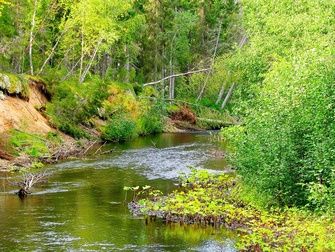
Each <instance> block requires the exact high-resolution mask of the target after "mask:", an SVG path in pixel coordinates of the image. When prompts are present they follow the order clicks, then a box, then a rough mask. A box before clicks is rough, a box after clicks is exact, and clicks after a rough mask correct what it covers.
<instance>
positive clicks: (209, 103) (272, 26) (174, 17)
mask: <svg viewBox="0 0 335 252" xmlns="http://www.w3.org/2000/svg"><path fill="white" fill-rule="evenodd" d="M23 2H24V3H23V4H22V3H21V4H19V3H18V2H15V3H9V2H8V1H0V4H1V6H2V8H1V17H0V20H1V22H0V27H1V30H0V37H1V42H2V43H1V48H0V50H1V51H2V52H3V53H2V55H1V56H0V62H1V64H0V67H1V71H2V72H3V73H4V74H5V75H6V74H8V72H11V74H9V75H8V76H13V74H12V73H14V77H12V78H11V79H14V78H20V79H27V78H26V77H27V75H23V74H24V73H25V74H27V73H29V74H30V77H31V78H37V77H35V75H39V76H41V77H39V78H41V79H43V80H44V81H43V83H45V89H46V90H47V91H48V93H49V94H50V97H51V101H50V102H49V103H47V105H46V106H45V108H43V109H41V111H42V113H44V114H45V116H47V117H48V119H49V121H50V123H51V124H52V125H53V127H55V128H57V129H58V130H60V131H62V132H64V133H66V134H69V135H71V136H73V137H75V138H91V137H92V136H95V137H99V138H101V139H103V141H126V140H129V139H131V138H133V137H136V136H138V135H146V134H151V133H158V132H162V131H163V128H164V125H167V124H168V120H167V118H168V116H170V117H171V118H188V120H189V122H194V118H196V119H197V120H196V123H197V126H198V127H205V128H211V127H215V128H217V127H218V125H208V124H207V123H209V122H210V121H208V120H207V121H202V122H201V120H199V119H200V118H205V119H212V122H213V120H219V121H224V122H230V123H231V124H234V125H235V126H231V127H226V128H223V129H222V130H221V133H220V136H221V140H220V141H221V142H224V143H225V148H226V150H227V159H228V161H229V164H230V166H231V167H233V168H234V170H236V174H235V175H234V176H232V177H227V176H221V175H220V176H212V175H209V174H207V173H205V172H198V173H195V172H194V173H193V174H191V176H190V177H188V178H187V179H186V180H183V181H182V186H181V188H180V189H179V190H177V191H175V192H173V193H172V194H169V195H168V196H162V195H159V192H157V191H153V189H152V188H151V187H145V188H142V189H143V190H140V188H139V187H137V185H135V187H127V188H125V189H126V190H127V191H129V190H132V191H134V198H133V199H134V201H135V202H132V204H134V205H132V206H133V208H134V209H140V210H139V211H140V213H142V214H147V215H155V216H158V217H163V218H164V219H165V220H167V221H178V222H179V221H180V222H186V223H194V222H199V223H203V224H207V225H209V224H211V225H217V226H220V225H224V226H226V227H227V228H232V229H235V230H237V231H238V232H239V233H240V238H239V239H238V241H237V247H238V248H240V249H241V250H251V251H263V250H264V251H273V250H278V251H283V250H284V251H285V250H293V251H295V250H296V251H310V250H312V251H332V250H334V249H335V245H334V242H333V241H334V240H335V231H334V220H333V219H332V216H333V214H334V211H335V209H334V206H335V196H334V195H335V194H334V192H335V170H334V164H335V162H334V161H335V156H334V148H335V147H334V146H335V132H334V130H335V125H334V118H335V114H334V111H335V110H334V98H335V96H334V91H333V90H335V89H334V83H335V76H334V70H335V69H334V66H335V64H334V63H335V62H334V53H335V47H334V39H335V32H334V31H335V29H334V27H335V3H334V1H332V0H324V1H306V0H298V1H293V0H281V1H266V0H242V1H179V2H178V1H176V2H173V1H171V2H162V3H161V2H157V1H150V0H143V1H135V2H133V1H101V0H82V1H76V2H72V1H51V0H40V1H39V0H35V1H23ZM111 10H114V11H111ZM83 13H84V14H85V15H83ZM198 70H199V72H197V71H198ZM192 72H195V73H192ZM179 73H185V74H181V75H180V76H179V75H178V74H179ZM191 73H192V74H191ZM18 76H21V77H18ZM22 76H26V77H25V78H24V77H22ZM33 76H34V77H33ZM156 80H157V81H156ZM152 81H155V82H154V83H155V84H152ZM3 82H4V81H2V83H3ZM15 82H18V81H15ZM0 86H1V90H2V91H4V92H5V94H6V95H13V90H16V89H12V88H8V87H6V86H4V85H3V84H1V83H0ZM22 90H23V91H22V92H18V93H20V94H22V95H19V96H21V98H24V97H26V95H25V94H26V92H25V91H24V90H26V89H22ZM14 93H15V92H14ZM179 101H181V102H180V103H179ZM176 104H178V105H176ZM180 104H181V105H180ZM185 110H187V112H186V113H185ZM176 113H177V114H176ZM178 113H179V115H178ZM219 126H221V125H219ZM15 134H17V135H18V138H19V139H20V138H22V137H23V136H22V135H20V134H21V133H20V134H19V133H17V132H16V131H14V136H13V137H12V139H13V140H12V142H13V143H14V146H16V147H17V148H19V149H20V150H21V151H23V152H26V153H28V154H29V155H32V156H36V155H38V153H45V152H47V149H45V148H44V147H43V146H44V144H45V143H43V144H42V143H40V142H39V141H37V143H36V145H35V144H34V145H33V146H34V147H32V149H29V148H28V149H27V146H25V145H24V144H22V143H21V142H22V141H18V139H17V137H16V136H15ZM57 134H59V133H57ZM43 137H45V136H43ZM46 137H48V136H46ZM23 138H24V137H23ZM51 138H52V141H56V142H57V137H54V136H52V137H51ZM3 145H4V144H3ZM186 182H187V183H186ZM205 192H206V193H205ZM208 192H209V193H208ZM140 193H141V194H143V195H142V199H140V198H141V197H140V195H139V194H140Z"/></svg>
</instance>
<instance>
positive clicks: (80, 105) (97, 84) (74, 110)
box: [47, 80, 108, 138]
mask: <svg viewBox="0 0 335 252" xmlns="http://www.w3.org/2000/svg"><path fill="white" fill-rule="evenodd" d="M107 95H108V94H107V92H106V84H105V83H104V82H102V81H99V80H92V81H90V82H87V83H83V84H79V83H77V82H71V81H68V82H63V83H60V84H58V85H57V86H56V88H55V91H54V96H53V99H52V102H51V103H49V104H48V105H47V114H48V115H49V117H50V119H51V122H52V123H53V124H54V125H55V126H56V127H57V128H59V129H60V130H61V131H63V132H64V133H67V134H69V135H71V136H73V137H75V138H81V137H85V136H86V134H85V133H84V131H83V130H81V129H80V127H79V125H80V124H85V123H86V122H87V121H88V120H89V119H90V118H91V117H92V116H94V115H97V114H98V108H99V107H100V106H101V104H102V101H103V100H104V99H106V98H107Z"/></svg>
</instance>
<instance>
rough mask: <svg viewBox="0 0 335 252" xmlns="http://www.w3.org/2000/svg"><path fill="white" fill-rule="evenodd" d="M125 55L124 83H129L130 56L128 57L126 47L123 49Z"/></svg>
mask: <svg viewBox="0 0 335 252" xmlns="http://www.w3.org/2000/svg"><path fill="white" fill-rule="evenodd" d="M125 53H126V64H125V68H126V80H125V81H126V83H129V81H130V56H129V50H128V47H127V46H126V48H125Z"/></svg>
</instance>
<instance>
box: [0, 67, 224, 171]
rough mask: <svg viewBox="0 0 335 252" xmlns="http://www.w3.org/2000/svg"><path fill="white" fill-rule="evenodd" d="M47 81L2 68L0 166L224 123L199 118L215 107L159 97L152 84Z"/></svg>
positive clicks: (16, 166) (17, 165)
mask: <svg viewBox="0 0 335 252" xmlns="http://www.w3.org/2000/svg"><path fill="white" fill-rule="evenodd" d="M49 82H50V83H49ZM49 82H48V81H45V80H43V79H42V78H39V77H35V76H29V75H13V74H9V73H0V92H1V100H0V112H1V113H0V136H1V140H0V169H1V170H8V169H20V167H29V166H32V165H33V164H34V163H49V162H56V161H58V160H62V159H66V158H70V157H78V156H82V155H83V154H84V153H85V154H86V153H87V152H88V151H89V149H90V148H91V145H94V144H103V143H106V142H119V141H120V142H122V141H129V140H131V139H133V138H135V137H138V136H145V135H150V134H157V133H163V132H169V133H175V132H188V131H203V130H206V129H213V128H219V127H220V125H221V124H222V122H221V121H215V122H214V123H213V122H211V121H210V122H205V123H204V122H203V121H198V118H199V117H200V116H204V115H206V114H207V113H209V112H211V113H216V114H220V113H219V112H218V111H215V110H213V109H211V108H207V107H204V106H201V105H199V107H195V108H191V107H189V106H187V105H185V104H179V105H175V104H173V103H170V102H169V103H164V102H163V103H162V101H160V100H159V99H158V98H159V94H158V93H157V91H155V90H154V89H152V88H150V87H148V88H145V89H143V90H141V91H137V93H136V92H135V90H134V87H133V86H132V85H130V84H120V83H113V82H112V83H104V82H102V81H101V80H95V81H94V82H89V83H83V84H80V85H79V84H78V83H77V82H76V81H69V82H63V83H58V84H57V85H55V84H54V83H52V81H50V80H49ZM147 97H151V98H152V97H154V98H155V99H147Z"/></svg>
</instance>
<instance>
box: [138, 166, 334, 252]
mask: <svg viewBox="0 0 335 252" xmlns="http://www.w3.org/2000/svg"><path fill="white" fill-rule="evenodd" d="M245 189H246V188H244V187H243V186H242V184H241V182H240V179H239V178H238V177H233V176H228V175H211V174H209V173H208V172H207V171H204V170H199V171H198V170H193V171H192V173H191V175H190V176H183V177H182V178H181V181H180V188H179V189H177V190H175V191H173V192H172V193H170V194H169V195H167V196H160V195H159V194H157V192H156V193H155V195H152V194H150V190H153V189H151V188H143V189H142V190H141V189H140V188H137V190H136V192H135V194H136V196H135V199H139V198H140V196H141V194H144V195H146V196H145V197H144V198H142V199H139V200H137V202H138V205H137V207H136V208H138V209H139V211H140V213H141V214H143V215H151V216H158V217H162V218H163V219H164V220H165V221H167V222H180V223H200V224H203V225H213V226H216V227H225V228H228V229H232V230H235V231H236V234H237V237H236V247H237V248H238V249H240V250H242V251H255V250H256V251H333V250H334V249H335V224H334V222H333V220H332V218H331V217H330V216H328V215H316V214H312V213H311V212H309V211H304V210H298V209H296V208H286V209H279V208H276V207H272V208H264V207H261V204H257V203H255V202H257V200H258V199H257V198H256V197H257V195H256V194H252V193H251V194H248V192H246V191H245ZM264 202H266V200H264Z"/></svg>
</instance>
